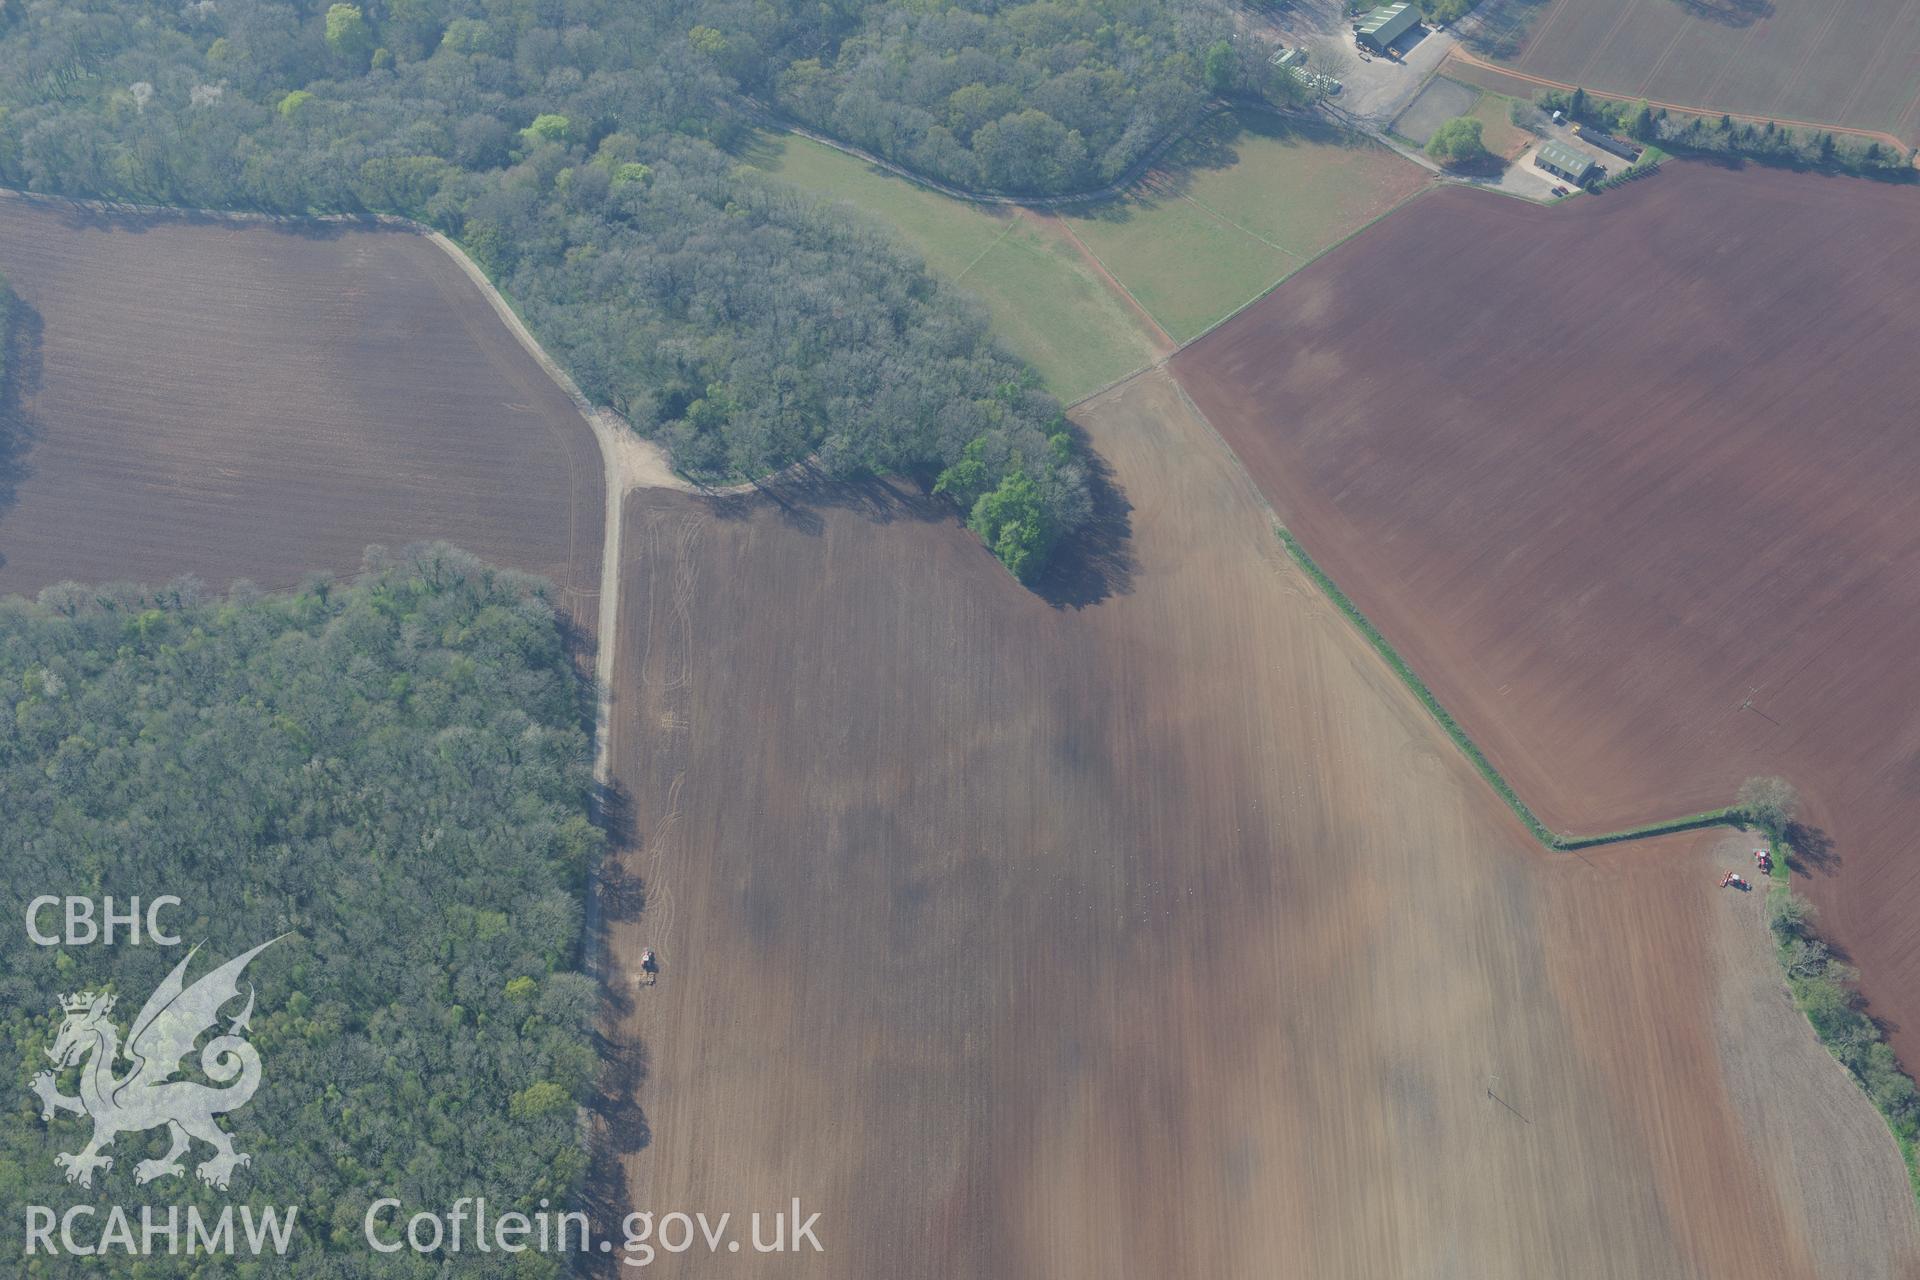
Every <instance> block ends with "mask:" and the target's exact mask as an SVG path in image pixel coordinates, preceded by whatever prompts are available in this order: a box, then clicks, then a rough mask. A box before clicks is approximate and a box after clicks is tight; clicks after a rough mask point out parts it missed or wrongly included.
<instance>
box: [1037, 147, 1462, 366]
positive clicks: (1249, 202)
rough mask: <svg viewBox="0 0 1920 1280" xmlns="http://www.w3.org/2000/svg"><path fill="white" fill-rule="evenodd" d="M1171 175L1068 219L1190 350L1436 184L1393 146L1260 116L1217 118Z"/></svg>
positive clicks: (1184, 151)
mask: <svg viewBox="0 0 1920 1280" xmlns="http://www.w3.org/2000/svg"><path fill="white" fill-rule="evenodd" d="M1164 167H1165V170H1166V172H1165V173H1163V174H1157V175H1154V176H1150V177H1149V178H1148V179H1147V180H1146V181H1144V182H1142V183H1141V184H1140V185H1139V186H1138V187H1136V188H1135V190H1134V191H1132V192H1130V193H1129V194H1128V196H1127V197H1126V198H1125V199H1122V200H1118V201H1114V202H1112V203H1110V204H1107V205H1104V206H1100V207H1097V208H1094V209H1090V210H1087V211H1086V212H1084V213H1076V214H1074V215H1073V216H1071V217H1069V218H1068V219H1067V221H1068V223H1069V224H1070V225H1071V226H1072V227H1073V229H1074V231H1075V232H1076V233H1077V234H1078V235H1079V236H1080V238H1081V240H1082V241H1084V242H1085V243H1086V245H1087V246H1088V247H1089V248H1090V249H1092V250H1093V252H1094V253H1095V254H1096V255H1098V257H1099V258H1100V261H1101V262H1102V263H1103V264H1104V265H1105V266H1106V268H1107V270H1109V271H1111V272H1112V273H1113V274H1114V275H1115V276H1117V277H1118V278H1119V279H1120V281H1121V283H1122V284H1124V285H1126V287H1127V289H1128V290H1129V291H1130V292H1131V293H1132V294H1133V295H1134V297H1136V298H1138V299H1139V301H1140V303H1141V305H1142V306H1144V307H1146V309H1147V310H1148V311H1149V312H1151V313H1152V315H1153V317H1154V319H1155V320H1158V321H1159V322H1160V324H1161V326H1162V327H1163V328H1165V329H1166V330H1167V332H1168V333H1170V334H1172V335H1173V336H1174V337H1175V338H1176V339H1178V340H1179V341H1182V342H1184V341H1186V340H1187V339H1189V338H1192V337H1194V336H1195V335H1196V334H1199V333H1201V332H1202V331H1204V330H1205V329H1206V328H1208V327H1209V326H1210V325H1213V324H1214V323H1216V322H1218V321H1219V320H1220V319H1222V318H1223V317H1225V316H1228V315H1230V314H1232V313H1233V312H1234V311H1237V310H1239V309H1240V308H1241V307H1243V306H1245V305H1246V304H1247V303H1248V302H1250V301H1252V300H1253V299H1254V298H1257V297H1259V296H1260V295H1261V294H1263V293H1265V292H1266V291H1267V290H1268V289H1270V288H1272V287H1273V286H1274V285H1275V284H1277V283H1279V282H1280V281H1281V280H1283V279H1285V278H1286V277H1287V276H1289V275H1291V274H1293V272H1294V271H1296V270H1298V269H1299V268H1300V267H1302V266H1304V265H1305V264H1306V263H1307V262H1309V261H1310V260H1312V259H1313V258H1315V257H1317V256H1319V255H1320V254H1321V253H1323V252H1325V251H1326V250H1327V249H1329V248H1331V247H1332V246H1333V245H1335V244H1337V243H1338V242H1339V241H1341V240H1342V239H1344V238H1345V237H1346V236H1348V235H1350V234H1352V233H1353V232H1354V231H1355V230H1357V229H1359V228H1360V227H1362V226H1365V225H1366V224H1367V223H1368V222H1370V221H1372V220H1373V219H1374V218H1376V217H1378V216H1379V215H1381V214H1382V213H1385V212H1386V211H1387V210H1389V209H1391V208H1393V207H1394V206H1395V205H1397V204H1399V203H1400V202H1401V201H1403V200H1405V199H1406V198H1407V197H1409V196H1411V195H1413V194H1414V193H1415V192H1416V191H1419V190H1421V189H1422V188H1424V187H1425V186H1426V185H1427V183H1428V181H1429V179H1428V175H1427V173H1426V171H1425V170H1423V169H1421V168H1420V167H1419V166H1417V165H1414V164H1411V163H1409V162H1408V161H1406V160H1403V159H1401V158H1400V157H1399V156H1396V155H1394V154H1393V153H1392V152H1391V151H1388V150H1387V149H1386V148H1384V147H1379V146H1375V145H1374V144H1372V143H1370V142H1365V141H1360V140H1354V139H1350V138H1349V137H1348V136H1346V135H1343V134H1341V133H1339V132H1337V131H1336V130H1333V129H1331V128H1326V127H1323V126H1318V125H1310V124H1306V123H1304V122H1301V121H1297V120H1293V119H1282V118H1281V117H1278V116H1274V115H1270V114H1268V113H1266V112H1254V111H1248V112H1241V113H1236V114H1231V115H1224V116H1219V117H1216V118H1215V119H1214V120H1213V121H1211V122H1210V123H1209V124H1208V125H1206V126H1205V127H1203V128H1202V129H1201V130H1200V132H1199V133H1198V134H1196V135H1195V136H1194V137H1193V138H1192V139H1190V140H1188V141H1187V142H1185V143H1183V144H1182V145H1181V146H1180V147H1178V148H1176V149H1175V151H1174V152H1173V153H1172V154H1171V155H1170V156H1169V157H1168V158H1167V161H1166V163H1165V166H1164Z"/></svg>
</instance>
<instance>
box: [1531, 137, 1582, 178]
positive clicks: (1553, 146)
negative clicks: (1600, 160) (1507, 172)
mask: <svg viewBox="0 0 1920 1280" xmlns="http://www.w3.org/2000/svg"><path fill="white" fill-rule="evenodd" d="M1533 159H1534V162H1535V163H1536V164H1539V165H1540V166H1541V167H1542V168H1548V169H1553V170H1556V171H1558V172H1560V173H1563V174H1566V175H1568V176H1570V177H1571V178H1572V179H1573V180H1574V181H1575V182H1579V181H1580V180H1581V179H1583V178H1585V177H1586V176H1587V174H1588V172H1589V171H1590V170H1592V169H1593V167H1594V159H1593V157H1592V156H1590V155H1588V154H1587V153H1586V152H1584V151H1578V150H1575V149H1574V148H1572V147H1570V146H1568V145H1567V144H1566V143H1564V142H1543V143H1541V144H1540V149H1539V150H1538V151H1536V152H1534V153H1533Z"/></svg>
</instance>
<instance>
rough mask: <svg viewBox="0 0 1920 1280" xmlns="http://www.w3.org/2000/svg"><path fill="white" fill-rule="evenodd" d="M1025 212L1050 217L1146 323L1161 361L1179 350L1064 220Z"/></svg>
mask: <svg viewBox="0 0 1920 1280" xmlns="http://www.w3.org/2000/svg"><path fill="white" fill-rule="evenodd" d="M1025 212H1026V214H1027V216H1028V217H1030V218H1046V217H1051V218H1052V219H1053V221H1054V222H1055V223H1056V224H1058V225H1059V227H1060V230H1061V231H1063V232H1064V233H1066V237H1067V239H1069V240H1071V241H1073V247H1074V248H1076V249H1078V250H1079V251H1080V253H1081V254H1082V255H1083V256H1084V257H1085V258H1086V260H1087V261H1088V262H1089V263H1091V264H1092V266H1093V269H1094V271H1095V272H1096V273H1098V275H1099V276H1100V278H1101V280H1103V281H1105V282H1106V284H1107V286H1108V287H1109V288H1111V289H1113V290H1114V291H1115V292H1117V293H1118V294H1119V295H1120V296H1121V297H1122V298H1124V299H1125V300H1126V303H1127V305H1128V306H1129V307H1131V308H1132V309H1133V310H1134V311H1135V312H1137V313H1138V314H1139V316H1140V318H1141V319H1142V320H1145V321H1146V322H1147V325H1148V326H1149V328H1150V329H1151V331H1152V332H1151V334H1150V335H1149V336H1153V335H1158V337H1159V339H1160V340H1159V341H1158V342H1157V343H1155V344H1154V345H1155V346H1157V347H1159V348H1161V358H1162V359H1165V358H1166V357H1167V356H1168V355H1171V354H1172V353H1173V352H1175V351H1178V350H1179V349H1180V344H1179V343H1178V342H1177V341H1175V340H1174V336H1173V335H1172V334H1170V333H1168V332H1167V331H1166V329H1165V328H1164V327H1162V325H1161V324H1160V322H1159V321H1158V320H1156V319H1155V318H1154V315H1153V312H1151V311H1149V310H1147V307H1146V304H1145V303H1143V302H1141V301H1140V299H1138V298H1136V297H1134V296H1133V290H1131V289H1129V288H1127V286H1126V285H1124V284H1122V283H1121V282H1120V277H1119V276H1116V275H1114V274H1113V272H1112V271H1110V270H1108V268H1107V264H1106V263H1104V262H1102V261H1100V255H1099V254H1097V253H1095V252H1094V251H1093V250H1092V249H1090V248H1089V247H1088V246H1087V242H1086V241H1084V240H1082V239H1081V238H1080V237H1079V236H1078V235H1077V234H1075V232H1074V229H1073V228H1072V227H1071V226H1069V225H1068V224H1067V220H1066V219H1065V218H1063V217H1061V216H1060V215H1059V214H1046V213H1041V212H1039V211H1037V210H1026V211H1025Z"/></svg>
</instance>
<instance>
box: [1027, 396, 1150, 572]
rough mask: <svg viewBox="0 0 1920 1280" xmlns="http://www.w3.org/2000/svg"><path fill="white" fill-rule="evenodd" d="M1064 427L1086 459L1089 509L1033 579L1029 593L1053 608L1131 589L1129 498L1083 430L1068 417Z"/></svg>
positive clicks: (1131, 558)
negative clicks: (1083, 521)
mask: <svg viewBox="0 0 1920 1280" xmlns="http://www.w3.org/2000/svg"><path fill="white" fill-rule="evenodd" d="M1067 429H1068V431H1069V432H1070V433H1071V434H1072V436H1073V440H1074V444H1075V445H1077V446H1078V449H1079V456H1080V457H1081V458H1083V459H1085V464H1084V465H1085V466H1086V470H1087V496H1088V497H1089V498H1090V499H1092V503H1093V514H1092V516H1091V518H1090V519H1089V520H1088V521H1087V523H1086V525H1085V526H1084V527H1082V528H1081V529H1079V530H1077V531H1076V532H1075V533H1074V534H1073V535H1072V536H1071V537H1069V538H1067V539H1065V540H1064V541H1062V542H1061V544H1060V545H1059V547H1057V548H1056V549H1055V550H1054V553H1053V560H1052V562H1051V563H1050V564H1048V565H1047V567H1046V569H1045V570H1043V571H1042V572H1041V574H1040V577H1039V578H1038V579H1036V580H1035V581H1034V583H1033V590H1034V594H1036V595H1038V596H1039V597H1040V598H1041V599H1042V600H1045V601H1046V602H1047V603H1048V604H1050V605H1052V606H1053V607H1054V608H1056V609H1084V608H1086V607H1087V606H1089V605H1095V604H1099V603H1101V602H1102V601H1104V600H1107V599H1108V598H1110V597H1112V596H1124V595H1127V594H1129V593H1131V592H1132V591H1133V575H1134V570H1135V569H1136V568H1138V562H1137V561H1135V559H1134V556H1133V504H1132V503H1131V502H1128V501H1127V494H1126V491H1125V490H1124V489H1122V488H1121V487H1120V486H1119V484H1118V483H1117V482H1115V480H1114V478H1113V468H1112V466H1110V465H1109V464H1108V462H1107V460H1106V459H1105V458H1103V457H1101V456H1100V454H1099V453H1097V452H1095V450H1094V448H1093V446H1092V445H1091V444H1090V443H1089V442H1088V440H1087V433H1086V432H1085V431H1084V430H1082V429H1081V428H1080V426H1079V425H1078V424H1077V423H1072V422H1069V423H1068V426H1067Z"/></svg>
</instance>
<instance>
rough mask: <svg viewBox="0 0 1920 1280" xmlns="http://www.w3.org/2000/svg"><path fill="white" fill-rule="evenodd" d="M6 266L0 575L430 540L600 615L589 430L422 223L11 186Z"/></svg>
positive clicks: (81, 575) (241, 563)
mask: <svg viewBox="0 0 1920 1280" xmlns="http://www.w3.org/2000/svg"><path fill="white" fill-rule="evenodd" d="M0 274H4V275H5V276H6V277H7V278H8V279H9V280H10V281H11V283H12V285H13V288H14V291H15V292H16V293H17V294H19V296H20V297H21V298H22V299H23V300H24V301H25V302H26V303H27V304H28V306H29V307H30V308H32V314H31V315H30V317H29V324H28V326H27V329H28V331H27V332H26V333H25V335H23V346H24V348H25V353H26V355H27V357H28V360H27V370H26V372H27V375H28V386H27V388H26V390H27V394H26V396H25V398H24V402H23V404H22V406H21V409H22V411H23V413H24V417H25V419H26V429H27V431H28V434H29V436H30V439H29V441H28V447H27V448H26V450H25V452H24V454H23V456H22V457H21V458H20V459H19V463H20V465H21V466H22V467H23V469H24V473H23V474H19V475H16V476H13V477H12V488H13V490H14V492H13V495H12V497H11V498H7V497H5V496H4V495H0V592H22V593H26V594H32V593H33V592H35V591H37V590H38V589H39V588H41V587H44V586H46V585H48V584H49V583H53V582H57V581H60V580H62V579H73V580H77V581H82V582H106V581H136V582H148V583H154V584H158V583H161V582H165V581H167V580H168V579H170V578H172V577H174V576H176V575H179V574H185V573H193V574H196V575H198V576H199V577H200V578H201V579H203V580H204V581H206V582H207V584H208V585H209V586H211V587H213V588H215V589H217V590H224V589H225V587H226V586H227V584H228V583H229V582H230V581H231V580H232V579H234V578H249V579H252V580H253V581H254V582H256V583H257V584H259V585H260V586H262V587H267V588H275V587H287V586H291V585H293V584H294V582H295V581H297V580H298V578H299V577H300V576H301V575H302V574H304V573H306V572H308V571H309V570H313V569H331V570H334V571H336V572H345V571H349V570H353V569H355V568H357V567H358V565H359V563H360V554H361V551H362V549H363V548H365V547H366V546H367V545H368V544H369V543H375V542H380V543H386V544H389V545H391V546H394V547H399V546H402V545H404V544H406V543H409V542H413V541H417V540H420V539H427V538H445V539H448V540H449V541H452V542H456V543H458V544H460V545H461V546H464V547H466V548H467V549H469V550H471V551H473V552H475V553H477V554H479V555H481V556H483V557H485V558H487V559H489V560H492V561H494V562H496V563H500V564H507V565H512V566H514V567H516V568H521V569H527V570H530V571H533V572H537V573H541V574H544V575H546V576H547V577H549V578H551V579H552V580H553V581H554V583H555V584H556V586H558V587H560V588H561V590H562V591H563V593H564V594H563V598H562V599H563V603H565V604H567V605H568V607H569V610H570V612H571V613H573V615H574V616H575V618H576V619H577V620H578V622H579V623H580V625H582V626H583V627H586V628H588V629H591V628H592V627H593V625H594V621H595V619H594V610H593V609H592V608H590V607H584V608H583V607H581V606H582V605H584V604H587V603H588V602H590V601H591V600H592V598H593V597H594V595H595V594H596V592H597V588H598V580H599V572H600V549H601V548H600V543H601V526H600V507H601V502H602V483H601V471H600V455H599V451H598V449H597V448H596V446H595V444H594V439H593V434H592V432H591V431H590V429H589V428H588V426H587V424H586V422H585V421H584V420H583V419H582V418H581V417H580V415H579V414H578V413H577V412H576V411H575V409H574V407H573V404H572V403H571V402H570V401H569V400H568V399H567V397H566V395H565V394H564V393H562V392H561V390H560V389H559V388H558V387H556V386H555V385H554V384H553V382H552V380H551V379H549V378H548V376H547V375H546V374H545V373H544V372H543V371H542V370H541V368H540V366H539V365H538V364H537V363H536V362H535V361H534V360H533V359H532V358H531V357H530V356H529V355H528V354H527V353H526V352H525V350H523V349H522V348H521V347H520V345H519V344H518V342H516V341H515V339H514V338H513V336H512V335H511V334H509V333H508V331H507V330H506V329H505V328H504V327H503V326H502V325H501V323H500V321H499V319H498V317H496V316H495V314H494V312H493V310H492V308H491V306H490V305H489V304H488V302H487V301H486V300H485V299H484V298H483V297H482V296H481V294H480V292H479V290H478V289H477V288H476V287H475V286H474V285H473V283H472V282H471V281H470V280H468V279H467V278H466V277H465V276H464V275H463V274H462V273H461V271H460V269H459V267H458V266H456V265H455V264H454V262H453V261H452V260H451V259H450V258H448V257H447V255H446V254H445V253H443V252H442V251H441V250H440V249H439V248H437V247H436V246H435V245H434V244H432V243H431V242H430V241H428V240H427V239H426V238H424V237H422V236H419V235H414V234H412V233H409V232H404V231H398V230H365V229H355V230H347V229H343V228H329V227H325V226H316V225H312V224H301V225H299V226H297V227H295V226H278V225H270V224H266V223H239V222H230V221H218V220H214V219H193V218H189V217H172V216H168V217H133V216H107V215H105V214H101V213H97V212H93V211H90V210H87V209H83V208H81V207H78V206H74V205H69V204H65V203H60V202H52V201H45V202H42V201H28V200H25V199H22V198H18V197H10V196H9V197H0Z"/></svg>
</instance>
